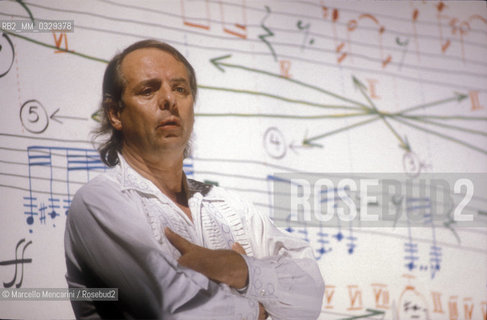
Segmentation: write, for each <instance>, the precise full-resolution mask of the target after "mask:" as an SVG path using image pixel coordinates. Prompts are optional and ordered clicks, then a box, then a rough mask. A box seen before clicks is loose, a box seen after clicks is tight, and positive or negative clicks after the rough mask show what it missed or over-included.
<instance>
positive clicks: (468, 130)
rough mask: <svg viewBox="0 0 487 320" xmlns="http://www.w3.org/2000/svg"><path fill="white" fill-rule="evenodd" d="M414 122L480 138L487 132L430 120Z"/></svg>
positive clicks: (419, 119) (486, 134)
mask: <svg viewBox="0 0 487 320" xmlns="http://www.w3.org/2000/svg"><path fill="white" fill-rule="evenodd" d="M398 117H401V116H400V115H398ZM392 118H395V117H394V116H393V117H392ZM414 120H416V121H420V122H424V123H429V124H432V125H435V126H438V127H443V128H451V129H453V130H458V131H462V132H469V133H472V134H479V135H482V136H487V132H484V131H479V130H473V129H469V128H464V127H459V126H454V125H451V124H445V123H439V122H435V121H431V120H426V119H421V118H418V119H414Z"/></svg>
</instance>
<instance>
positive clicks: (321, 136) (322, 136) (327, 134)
mask: <svg viewBox="0 0 487 320" xmlns="http://www.w3.org/2000/svg"><path fill="white" fill-rule="evenodd" d="M379 119H380V116H378V117H375V118H372V119H368V120H365V121H361V122H357V123H354V124H352V125H349V126H346V127H343V128H340V129H336V130H333V131H330V132H327V133H324V134H320V135H318V136H314V137H311V138H307V139H304V140H303V144H309V142H310V141H313V140H318V139H321V138H324V137H327V136H331V135H334V134H336V133H340V132H342V131H345V130H348V129H352V128H355V127H359V126H361V125H364V124H367V123H370V122H374V121H377V120H379Z"/></svg>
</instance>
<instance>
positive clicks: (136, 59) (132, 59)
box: [120, 48, 187, 80]
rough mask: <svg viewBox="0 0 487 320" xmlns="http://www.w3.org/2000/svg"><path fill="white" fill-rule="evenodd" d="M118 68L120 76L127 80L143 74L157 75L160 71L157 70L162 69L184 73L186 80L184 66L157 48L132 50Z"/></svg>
mask: <svg viewBox="0 0 487 320" xmlns="http://www.w3.org/2000/svg"><path fill="white" fill-rule="evenodd" d="M120 67H121V71H122V74H123V75H124V76H125V77H127V78H130V77H131V76H137V75H143V74H145V73H157V72H158V71H160V70H158V69H157V68H163V70H165V71H176V72H178V71H184V72H183V73H184V76H185V78H187V70H186V68H185V66H184V64H183V63H182V62H181V61H179V60H177V59H176V58H175V57H174V56H173V55H172V54H170V53H169V52H166V51H164V50H161V49H158V48H141V49H137V50H134V51H132V52H130V53H129V54H127V55H126V56H125V57H124V59H123V60H122V63H121V66H120ZM126 80H128V79H126Z"/></svg>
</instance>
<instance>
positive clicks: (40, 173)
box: [23, 146, 106, 233]
mask: <svg viewBox="0 0 487 320" xmlns="http://www.w3.org/2000/svg"><path fill="white" fill-rule="evenodd" d="M27 156H28V160H29V161H28V163H29V169H28V170H29V196H27V197H24V198H23V199H24V201H25V203H24V207H26V208H28V210H26V211H25V212H24V214H25V215H27V218H26V222H27V224H28V225H29V226H32V225H33V224H34V222H35V221H34V217H35V216H39V221H40V223H41V224H46V218H47V216H49V218H50V221H52V222H53V224H52V226H53V227H55V226H56V224H55V223H54V222H55V221H56V219H57V217H59V216H60V215H61V214H60V212H61V210H63V212H64V215H67V214H68V210H69V206H70V205H71V199H72V195H73V194H74V191H76V190H72V182H73V181H75V182H76V183H77V184H78V185H79V184H82V183H83V182H84V183H86V182H88V181H89V180H90V179H91V178H92V176H90V172H92V171H94V170H98V171H100V170H106V166H105V165H104V164H103V162H102V161H101V159H100V157H99V155H98V152H97V151H96V150H93V149H82V148H66V147H45V146H29V147H28V148H27ZM54 156H56V157H57V158H58V159H59V160H56V161H55V159H54ZM55 162H56V163H55ZM60 168H61V169H65V172H63V171H61V172H60ZM55 169H56V171H54V170H55ZM34 172H35V175H34ZM63 176H64V177H65V179H64V180H63V179H60V178H61V177H63ZM59 181H62V182H65V187H66V189H65V190H63V189H62V186H63V184H59V183H58V182H59ZM60 187H61V189H60ZM37 190H42V193H47V194H48V196H47V199H46V198H45V197H44V196H43V195H42V194H39V195H36V196H34V193H35V192H38V191H37ZM60 196H65V198H64V199H62V198H61V197H60ZM45 201H47V204H46V202H45ZM46 210H47V212H46ZM29 232H30V233H32V229H29Z"/></svg>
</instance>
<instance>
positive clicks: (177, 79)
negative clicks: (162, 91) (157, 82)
mask: <svg viewBox="0 0 487 320" xmlns="http://www.w3.org/2000/svg"><path fill="white" fill-rule="evenodd" d="M169 81H170V82H185V83H189V81H188V79H186V78H174V79H171V80H169Z"/></svg>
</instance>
